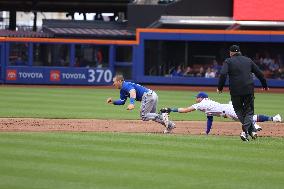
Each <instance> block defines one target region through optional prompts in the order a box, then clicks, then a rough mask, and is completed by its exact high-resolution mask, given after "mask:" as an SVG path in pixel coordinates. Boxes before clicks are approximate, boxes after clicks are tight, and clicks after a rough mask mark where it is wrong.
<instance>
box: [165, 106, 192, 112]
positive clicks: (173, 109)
mask: <svg viewBox="0 0 284 189" xmlns="http://www.w3.org/2000/svg"><path fill="white" fill-rule="evenodd" d="M192 111H195V108H193V107H192V106H190V107H187V108H162V109H161V110H160V112H161V113H170V112H178V113H188V112H192Z"/></svg>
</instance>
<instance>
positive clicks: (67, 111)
mask: <svg viewBox="0 0 284 189" xmlns="http://www.w3.org/2000/svg"><path fill="white" fill-rule="evenodd" d="M157 93H158V96H159V106H158V109H160V108H162V107H188V106H190V105H192V104H193V103H195V97H194V96H195V95H196V93H197V91H157ZM208 94H209V97H210V98H211V99H213V100H215V101H218V102H221V103H228V102H229V100H230V96H229V94H228V93H223V94H217V93H215V92H208ZM255 96H256V99H255V112H256V113H261V114H268V115H275V114H277V113H280V114H281V115H282V116H283V115H284V114H283V113H284V111H283V107H284V95H283V94H271V93H261V94H260V93H256V95H255ZM107 97H113V99H118V98H119V90H117V89H96V88H35V87H27V88H24V87H1V88H0V98H1V99H2V100H1V105H0V117H37V118H71V119H74V118H75V119H76V118H87V119H94V118H95V119H140V117H139V109H140V102H136V103H135V105H136V108H135V110H134V111H126V107H127V106H126V105H124V106H114V105H109V104H107V103H106V99H107ZM126 103H127V104H128V102H126ZM171 118H172V119H174V120H205V118H206V117H205V115H204V114H203V113H201V112H193V113H190V114H178V113H175V114H172V117H171ZM216 120H218V119H216ZM224 120H225V119H222V121H224Z"/></svg>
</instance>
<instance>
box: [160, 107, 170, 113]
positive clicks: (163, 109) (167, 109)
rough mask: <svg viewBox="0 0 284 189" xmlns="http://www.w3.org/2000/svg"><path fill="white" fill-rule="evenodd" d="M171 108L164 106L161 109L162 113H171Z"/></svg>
mask: <svg viewBox="0 0 284 189" xmlns="http://www.w3.org/2000/svg"><path fill="white" fill-rule="evenodd" d="M171 111H172V110H171V108H162V109H160V113H168V114H170V113H171Z"/></svg>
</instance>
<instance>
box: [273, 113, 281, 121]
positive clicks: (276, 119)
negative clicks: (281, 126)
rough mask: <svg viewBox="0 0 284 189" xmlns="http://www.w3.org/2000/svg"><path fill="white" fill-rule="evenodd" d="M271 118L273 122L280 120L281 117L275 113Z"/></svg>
mask: <svg viewBox="0 0 284 189" xmlns="http://www.w3.org/2000/svg"><path fill="white" fill-rule="evenodd" d="M272 120H273V122H281V121H282V118H281V116H280V114H277V115H275V116H274V117H273V118H272Z"/></svg>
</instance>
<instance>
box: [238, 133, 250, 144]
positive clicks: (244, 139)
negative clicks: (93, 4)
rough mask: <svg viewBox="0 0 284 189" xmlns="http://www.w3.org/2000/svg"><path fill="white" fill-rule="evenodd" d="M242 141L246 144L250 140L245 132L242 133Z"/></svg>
mask: <svg viewBox="0 0 284 189" xmlns="http://www.w3.org/2000/svg"><path fill="white" fill-rule="evenodd" d="M240 137H241V139H242V140H243V141H245V142H248V141H249V139H248V135H247V134H246V133H245V132H241V135H240Z"/></svg>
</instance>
